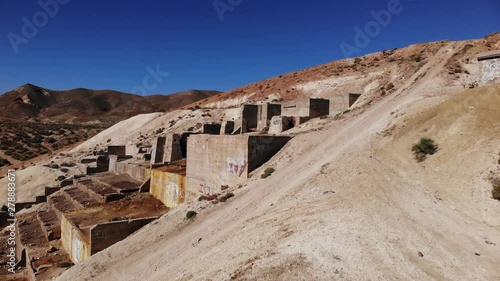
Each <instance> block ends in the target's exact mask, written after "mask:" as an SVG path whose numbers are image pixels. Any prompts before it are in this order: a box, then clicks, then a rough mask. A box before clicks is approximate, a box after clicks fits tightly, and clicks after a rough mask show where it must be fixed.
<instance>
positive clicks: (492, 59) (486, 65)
mask: <svg viewBox="0 0 500 281" xmlns="http://www.w3.org/2000/svg"><path fill="white" fill-rule="evenodd" d="M477 60H478V62H479V63H481V77H478V78H479V79H478V80H479V81H480V83H481V85H495V84H500V50H494V51H489V52H484V53H480V54H478V55H477Z"/></svg>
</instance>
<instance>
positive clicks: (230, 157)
mask: <svg viewBox="0 0 500 281" xmlns="http://www.w3.org/2000/svg"><path fill="white" fill-rule="evenodd" d="M289 140H290V138H289V137H276V136H250V135H235V136H209V135H197V136H191V137H190V138H189V140H188V157H187V169H186V171H187V173H186V174H187V190H186V196H187V199H189V200H195V199H197V198H198V197H199V196H200V195H208V194H216V193H220V192H221V191H222V186H235V185H237V184H242V183H245V182H246V181H247V178H248V173H250V172H252V171H253V170H255V169H256V168H257V167H259V166H261V165H262V164H264V163H265V162H267V161H268V160H269V159H271V157H272V156H273V155H274V154H276V153H277V152H278V151H279V150H280V149H281V148H282V147H283V146H284V145H285V144H286V143H287V142H288V141H289Z"/></svg>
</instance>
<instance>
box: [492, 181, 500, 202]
mask: <svg viewBox="0 0 500 281" xmlns="http://www.w3.org/2000/svg"><path fill="white" fill-rule="evenodd" d="M491 183H492V184H493V189H492V190H491V197H493V199H495V200H499V201H500V178H496V179H492V180H491Z"/></svg>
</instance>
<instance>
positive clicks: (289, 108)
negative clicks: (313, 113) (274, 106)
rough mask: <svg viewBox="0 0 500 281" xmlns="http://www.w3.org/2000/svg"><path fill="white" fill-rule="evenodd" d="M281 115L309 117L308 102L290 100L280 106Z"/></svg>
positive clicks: (305, 100)
mask: <svg viewBox="0 0 500 281" xmlns="http://www.w3.org/2000/svg"><path fill="white" fill-rule="evenodd" d="M281 115H283V116H289V117H293V116H303V117H307V116H309V100H308V99H302V100H292V101H287V102H284V103H283V104H282V105H281Z"/></svg>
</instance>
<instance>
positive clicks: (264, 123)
mask: <svg viewBox="0 0 500 281" xmlns="http://www.w3.org/2000/svg"><path fill="white" fill-rule="evenodd" d="M258 108H259V110H258V118H259V119H258V124H257V130H258V131H261V130H263V129H265V128H266V127H268V126H269V125H270V123H271V119H272V118H273V117H274V116H279V115H281V105H280V104H271V103H265V104H262V105H259V107H258Z"/></svg>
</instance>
